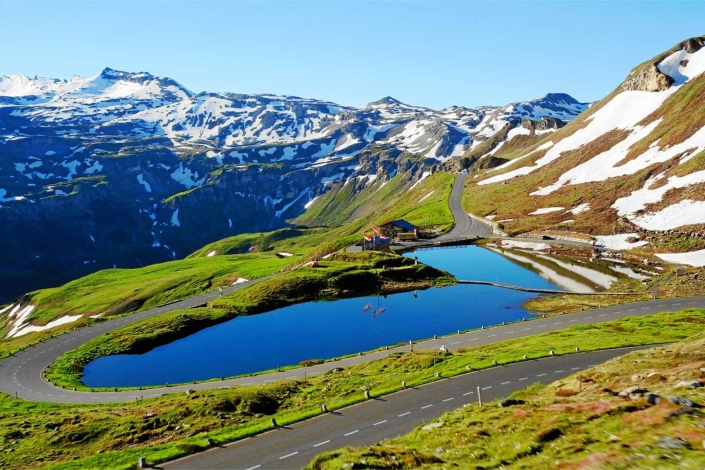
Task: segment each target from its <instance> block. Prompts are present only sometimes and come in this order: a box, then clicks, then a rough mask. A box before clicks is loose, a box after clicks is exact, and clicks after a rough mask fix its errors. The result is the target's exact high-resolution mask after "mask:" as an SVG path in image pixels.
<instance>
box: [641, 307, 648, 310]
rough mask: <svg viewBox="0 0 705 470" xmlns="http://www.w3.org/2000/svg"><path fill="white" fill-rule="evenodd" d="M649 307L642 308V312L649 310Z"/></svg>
mask: <svg viewBox="0 0 705 470" xmlns="http://www.w3.org/2000/svg"><path fill="white" fill-rule="evenodd" d="M648 308H649V307H641V309H642V310H647V309H648Z"/></svg>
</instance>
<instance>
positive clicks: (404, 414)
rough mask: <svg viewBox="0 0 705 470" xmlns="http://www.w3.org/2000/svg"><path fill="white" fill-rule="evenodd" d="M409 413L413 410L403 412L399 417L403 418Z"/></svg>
mask: <svg viewBox="0 0 705 470" xmlns="http://www.w3.org/2000/svg"><path fill="white" fill-rule="evenodd" d="M408 414H411V411H407V412H406V413H402V414H400V415H399V417H400V418H402V417H404V416H406V415H408Z"/></svg>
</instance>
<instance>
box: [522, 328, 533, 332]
mask: <svg viewBox="0 0 705 470" xmlns="http://www.w3.org/2000/svg"><path fill="white" fill-rule="evenodd" d="M530 329H531V328H524V329H523V330H521V331H526V330H530Z"/></svg>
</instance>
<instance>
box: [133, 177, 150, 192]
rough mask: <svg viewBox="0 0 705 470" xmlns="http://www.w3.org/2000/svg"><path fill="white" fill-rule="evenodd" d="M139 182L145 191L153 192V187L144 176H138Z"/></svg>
mask: <svg viewBox="0 0 705 470" xmlns="http://www.w3.org/2000/svg"><path fill="white" fill-rule="evenodd" d="M137 181H139V183H140V184H141V185H142V186H144V189H146V190H147V192H148V193H151V192H152V187H151V186H150V185H149V183H147V182H146V181H145V180H144V176H143V175H142V173H140V174H139V175H137Z"/></svg>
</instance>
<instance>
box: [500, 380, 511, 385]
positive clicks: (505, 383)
mask: <svg viewBox="0 0 705 470" xmlns="http://www.w3.org/2000/svg"><path fill="white" fill-rule="evenodd" d="M510 383H512V381H511V380H510V381H508V382H502V383H501V384H500V385H507V384H510Z"/></svg>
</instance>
